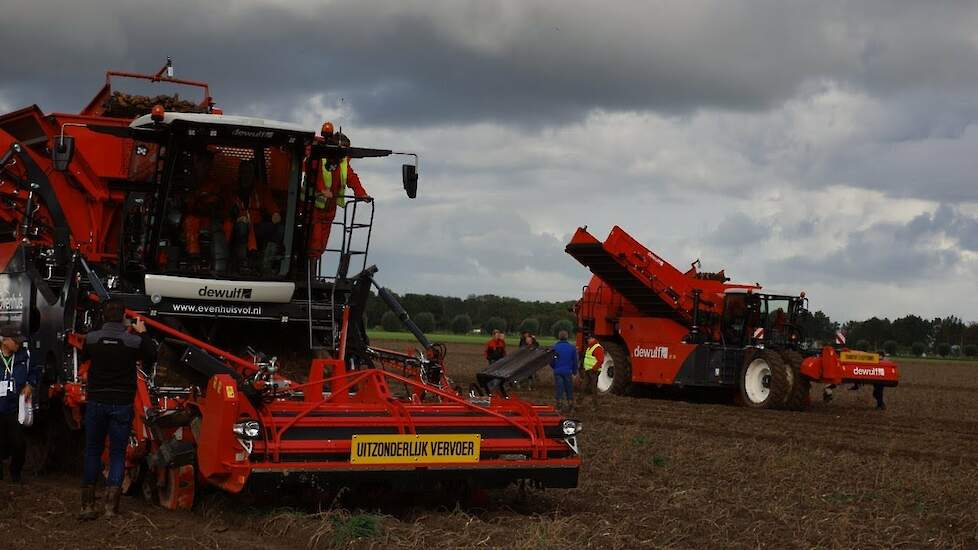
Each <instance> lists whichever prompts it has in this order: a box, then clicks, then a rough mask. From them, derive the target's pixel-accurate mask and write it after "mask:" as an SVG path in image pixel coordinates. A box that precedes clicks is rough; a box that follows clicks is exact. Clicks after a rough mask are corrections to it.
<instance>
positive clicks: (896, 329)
mask: <svg viewBox="0 0 978 550" xmlns="http://www.w3.org/2000/svg"><path fill="white" fill-rule="evenodd" d="M932 328H933V326H932V325H931V323H930V321H928V320H926V319H924V318H923V317H919V316H917V315H906V316H903V317H900V318H899V319H894V320H893V325H892V330H891V334H892V336H893V339H894V340H896V341H897V343H898V344H900V346H902V347H904V348H909V347H911V346H913V343H914V342H924V343H926V342H930V338H931V330H932ZM925 345H926V344H925Z"/></svg>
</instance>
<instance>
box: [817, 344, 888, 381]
mask: <svg viewBox="0 0 978 550" xmlns="http://www.w3.org/2000/svg"><path fill="white" fill-rule="evenodd" d="M801 373H802V374H803V375H804V376H805V377H806V378H809V379H811V380H814V381H816V382H823V383H826V384H842V383H843V382H858V383H867V384H883V385H887V386H896V385H897V384H898V383H899V382H900V368H899V367H898V366H897V364H896V363H894V362H893V361H890V360H888V359H881V358H880V357H879V355H878V354H875V353H866V352H859V351H852V350H849V349H843V350H842V351H841V352H838V351H836V350H835V349H833V348H832V347H829V346H826V347H824V348H822V353H821V354H820V355H818V356H815V357H808V358H806V359H805V360H804V361H803V362H802V364H801Z"/></svg>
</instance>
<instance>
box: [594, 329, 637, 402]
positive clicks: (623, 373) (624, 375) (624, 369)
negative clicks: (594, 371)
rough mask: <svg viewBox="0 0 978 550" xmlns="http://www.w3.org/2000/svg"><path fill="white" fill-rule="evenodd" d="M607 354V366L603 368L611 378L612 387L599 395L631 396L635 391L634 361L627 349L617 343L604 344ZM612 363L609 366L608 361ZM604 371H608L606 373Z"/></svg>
mask: <svg viewBox="0 0 978 550" xmlns="http://www.w3.org/2000/svg"><path fill="white" fill-rule="evenodd" d="M602 347H604V353H605V365H604V366H603V367H602V371H603V373H604V374H602V375H601V376H604V375H607V376H608V377H610V378H611V387H610V388H608V389H607V390H605V391H601V390H598V391H599V393H613V394H615V395H629V394H630V393H631V391H632V390H633V389H634V384H632V361H631V358H630V357H629V356H628V353H627V352H626V351H625V348H624V347H623V346H622V345H621V344H619V343H617V342H608V343H606V344H602ZM609 358H610V359H611V361H612V363H611V364H610V365H609V364H608V359H609ZM604 369H608V370H607V371H605V370H604Z"/></svg>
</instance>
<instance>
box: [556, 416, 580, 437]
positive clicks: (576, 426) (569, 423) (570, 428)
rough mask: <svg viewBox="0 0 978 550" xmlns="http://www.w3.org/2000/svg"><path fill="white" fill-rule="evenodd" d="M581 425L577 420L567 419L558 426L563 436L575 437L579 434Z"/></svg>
mask: <svg viewBox="0 0 978 550" xmlns="http://www.w3.org/2000/svg"><path fill="white" fill-rule="evenodd" d="M582 428H583V426H581V423H580V422H579V421H577V420H571V419H569V418H568V419H567V420H564V421H563V422H562V423H561V424H560V429H561V430H563V432H564V435H577V434H579V433H581V429H582Z"/></svg>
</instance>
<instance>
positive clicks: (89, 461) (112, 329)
mask: <svg viewBox="0 0 978 550" xmlns="http://www.w3.org/2000/svg"><path fill="white" fill-rule="evenodd" d="M125 312H126V307H125V305H124V304H123V303H122V302H121V301H119V300H114V299H113V300H108V301H107V302H106V303H105V305H104V306H103V307H102V320H103V324H102V328H101V329H99V330H94V331H92V332H89V333H88V334H87V335H86V336H85V347H84V349H83V350H82V351H83V358H86V359H88V360H89V361H90V363H89V367H88V383H87V386H86V395H87V397H86V403H85V474H84V479H83V481H82V506H81V514H79V518H80V519H84V520H90V519H95V518H96V517H97V516H98V513H97V512H96V511H95V482H96V480H97V479H98V476H99V474H100V473H101V472H102V451H103V450H104V448H105V438H106V436H108V438H109V475H108V478H107V479H106V480H105V486H106V499H105V516H106V517H112V516H114V515H116V514H118V513H119V497H120V495H121V489H120V486H121V485H122V476H123V475H124V474H125V466H126V464H125V460H126V447H127V446H128V445H129V434H130V432H131V431H132V419H133V400H134V399H135V397H136V369H137V367H138V363H139V362H142V364H143V365H146V366H148V365H151V364H152V363H153V362H155V361H156V353H157V346H156V343H155V342H154V341H153V340H152V339H151V338H150V337H149V336H148V335H147V334H146V325H145V324H143V321H142V319H138V320H137V321H136V322H135V323H134V324H133V325H131V326H127V325H126V324H124V323H123V320H124V319H125Z"/></svg>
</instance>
